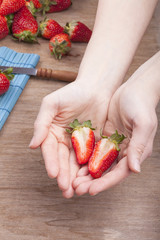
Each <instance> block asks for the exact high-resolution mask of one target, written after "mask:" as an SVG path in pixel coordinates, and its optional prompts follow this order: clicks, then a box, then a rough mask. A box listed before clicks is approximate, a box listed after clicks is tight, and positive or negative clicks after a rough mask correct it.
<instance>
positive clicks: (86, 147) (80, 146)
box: [66, 119, 95, 164]
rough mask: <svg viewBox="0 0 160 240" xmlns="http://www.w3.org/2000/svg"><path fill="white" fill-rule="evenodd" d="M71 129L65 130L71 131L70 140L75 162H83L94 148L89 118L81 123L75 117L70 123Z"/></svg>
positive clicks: (86, 160) (85, 161)
mask: <svg viewBox="0 0 160 240" xmlns="http://www.w3.org/2000/svg"><path fill="white" fill-rule="evenodd" d="M69 126H70V128H72V130H69V129H66V131H67V132H69V133H72V136H71V141H72V145H73V148H74V151H75V153H76V157H77V162H78V163H79V164H85V163H87V162H88V160H89V158H90V156H91V154H92V152H93V148H94V144H95V136H94V132H93V130H95V128H92V123H91V121H90V120H88V121H85V122H83V123H82V124H81V123H80V122H79V121H78V120H77V119H75V120H74V121H73V122H72V123H70V125H69Z"/></svg>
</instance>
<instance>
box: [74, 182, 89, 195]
mask: <svg viewBox="0 0 160 240" xmlns="http://www.w3.org/2000/svg"><path fill="white" fill-rule="evenodd" d="M91 184H92V181H88V182H83V183H81V184H80V185H79V186H78V187H77V188H76V190H75V192H76V194H77V195H78V196H82V195H83V194H86V193H88V191H89V188H90V186H91Z"/></svg>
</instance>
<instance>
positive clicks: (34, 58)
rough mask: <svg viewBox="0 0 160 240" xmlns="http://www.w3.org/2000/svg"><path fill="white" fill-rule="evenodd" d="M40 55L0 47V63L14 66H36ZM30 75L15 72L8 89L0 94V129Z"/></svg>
mask: <svg viewBox="0 0 160 240" xmlns="http://www.w3.org/2000/svg"><path fill="white" fill-rule="evenodd" d="M39 59H40V56H39V55H37V54H29V53H19V52H16V51H14V50H12V49H10V48H7V47H0V65H1V66H14V67H27V68H30V67H32V68H33V67H36V65H37V63H38V61H39ZM29 78H30V76H28V75H26V74H15V77H14V79H13V80H12V81H11V83H10V87H9V90H8V91H7V92H6V93H5V94H3V95H1V96H0V130H1V129H2V127H3V125H4V123H5V121H6V120H7V118H8V116H9V114H10V112H11V111H12V109H13V107H14V105H15V104H16V102H17V100H18V98H19V96H20V94H21V93H22V91H23V89H24V87H25V85H26V83H27V82H28V79H29Z"/></svg>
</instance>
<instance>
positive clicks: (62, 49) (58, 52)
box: [51, 39, 71, 60]
mask: <svg viewBox="0 0 160 240" xmlns="http://www.w3.org/2000/svg"><path fill="white" fill-rule="evenodd" d="M67 45H68V42H67V41H66V40H63V41H62V42H58V40H57V39H55V42H54V43H53V42H51V46H52V47H53V50H52V52H51V53H52V54H53V55H54V56H55V58H56V59H59V60H60V59H61V58H62V56H63V55H65V54H67V53H68V52H69V51H70V49H71V48H70V47H69V46H67Z"/></svg>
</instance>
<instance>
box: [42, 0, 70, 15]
mask: <svg viewBox="0 0 160 240" xmlns="http://www.w3.org/2000/svg"><path fill="white" fill-rule="evenodd" d="M71 4H72V1H71V0H44V1H43V7H42V8H43V13H46V12H47V13H53V12H60V11H63V10H65V9H67V8H69V6H71Z"/></svg>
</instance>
